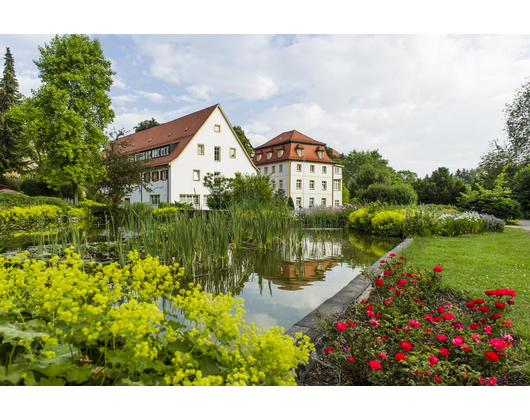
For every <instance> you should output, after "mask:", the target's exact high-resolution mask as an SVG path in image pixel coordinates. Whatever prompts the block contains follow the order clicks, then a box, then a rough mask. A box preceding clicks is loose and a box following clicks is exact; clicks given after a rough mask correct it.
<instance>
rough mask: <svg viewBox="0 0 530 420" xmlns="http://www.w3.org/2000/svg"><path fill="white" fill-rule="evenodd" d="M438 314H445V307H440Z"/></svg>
mask: <svg viewBox="0 0 530 420" xmlns="http://www.w3.org/2000/svg"><path fill="white" fill-rule="evenodd" d="M438 312H439V313H441V314H443V313H444V312H445V308H444V307H443V306H438Z"/></svg>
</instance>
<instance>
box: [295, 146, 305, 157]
mask: <svg viewBox="0 0 530 420" xmlns="http://www.w3.org/2000/svg"><path fill="white" fill-rule="evenodd" d="M296 154H297V155H298V157H303V156H304V149H300V148H298V149H296Z"/></svg>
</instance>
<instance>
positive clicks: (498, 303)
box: [495, 302, 506, 309]
mask: <svg viewBox="0 0 530 420" xmlns="http://www.w3.org/2000/svg"><path fill="white" fill-rule="evenodd" d="M495 307H496V308H500V309H505V308H506V305H505V304H504V303H502V302H495Z"/></svg>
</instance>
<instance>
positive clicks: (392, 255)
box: [388, 253, 396, 257]
mask: <svg viewBox="0 0 530 420" xmlns="http://www.w3.org/2000/svg"><path fill="white" fill-rule="evenodd" d="M388 255H389V256H390V257H395V256H396V254H394V253H392V254H388Z"/></svg>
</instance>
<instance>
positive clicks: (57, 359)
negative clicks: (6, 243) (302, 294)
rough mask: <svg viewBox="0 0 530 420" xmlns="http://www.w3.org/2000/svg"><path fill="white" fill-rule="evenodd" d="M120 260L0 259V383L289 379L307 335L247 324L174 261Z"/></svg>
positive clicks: (238, 308)
mask: <svg viewBox="0 0 530 420" xmlns="http://www.w3.org/2000/svg"><path fill="white" fill-rule="evenodd" d="M128 258H129V263H128V264H126V265H125V266H123V267H120V266H119V265H118V264H117V263H112V264H109V265H105V266H103V265H101V264H96V263H90V264H88V265H84V264H83V261H82V260H81V259H80V257H79V255H77V254H75V253H74V252H73V250H72V249H68V250H66V251H65V253H64V256H63V258H59V256H55V257H53V258H52V259H50V260H49V261H48V262H44V261H37V260H32V259H29V258H28V256H27V254H18V255H16V256H14V257H7V258H3V257H0V278H1V279H2V281H1V282H0V361H1V366H0V384H2V385H295V384H296V382H295V374H294V373H293V372H292V369H293V368H296V367H297V366H298V365H299V364H304V363H307V361H308V359H309V353H310V351H311V350H312V349H313V346H312V345H311V344H310V343H309V338H308V337H305V336H302V335H299V336H297V337H296V339H295V338H292V337H289V336H287V335H285V334H283V330H282V329H280V328H272V329H270V330H268V331H266V330H263V329H258V328H255V327H254V326H253V325H252V324H251V325H246V324H245V321H244V320H243V318H242V316H243V314H244V310H243V305H242V300H241V299H237V298H234V297H232V296H231V295H218V296H215V297H214V296H212V295H211V294H206V293H205V292H204V291H202V290H201V289H200V286H195V285H193V284H190V285H187V286H186V287H182V286H181V285H180V284H179V281H178V279H179V278H180V277H181V276H182V268H181V267H179V266H178V265H177V264H175V265H172V266H166V265H161V264H160V263H159V261H158V258H153V257H150V256H147V257H146V258H144V259H140V258H139V256H138V253H137V252H134V251H131V252H130V253H129V255H128Z"/></svg>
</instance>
